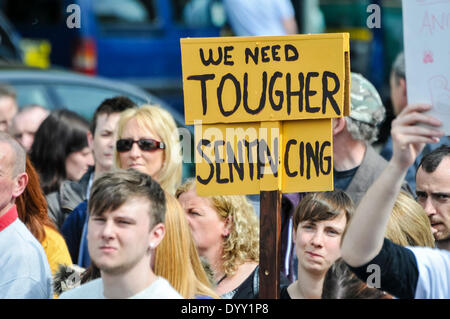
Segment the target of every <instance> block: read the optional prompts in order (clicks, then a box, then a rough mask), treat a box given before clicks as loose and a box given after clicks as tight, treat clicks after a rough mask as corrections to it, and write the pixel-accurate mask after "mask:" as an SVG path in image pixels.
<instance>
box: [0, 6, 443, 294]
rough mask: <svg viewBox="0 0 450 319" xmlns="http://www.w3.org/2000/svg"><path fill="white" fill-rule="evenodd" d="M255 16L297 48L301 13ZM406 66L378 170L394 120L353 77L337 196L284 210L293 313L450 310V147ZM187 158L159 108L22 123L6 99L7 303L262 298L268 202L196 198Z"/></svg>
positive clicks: (1, 200)
mask: <svg viewBox="0 0 450 319" xmlns="http://www.w3.org/2000/svg"><path fill="white" fill-rule="evenodd" d="M244 2H245V1H244ZM244 2H243V1H237V2H236V1H232V0H229V1H225V2H224V3H225V7H226V9H227V8H228V9H227V10H230V9H229V8H231V7H234V6H238V5H239V6H241V7H242V10H240V11H236V10H234V11H233V12H234V13H235V14H234V15H230V18H231V22H232V23H233V24H235V30H236V31H235V32H236V34H238V35H260V34H267V32H268V31H267V30H263V28H265V27H270V28H271V30H275V31H274V34H295V33H297V32H298V29H297V25H296V23H295V19H294V11H293V9H292V7H291V6H290V5H289V2H287V1H279V2H274V1H265V3H267V5H254V4H250V3H251V1H249V4H248V5H249V7H248V8H247V7H246V6H245V4H246V2H245V4H244ZM255 8H257V9H258V10H259V11H258V12H252V11H253V10H254V9H255ZM266 13H267V16H268V17H269V16H270V17H271V19H270V20H269V18H268V19H261V18H255V17H261V16H262V15H264V14H266ZM274 13H276V15H275V14H274ZM253 14H255V15H253ZM274 17H276V19H273V18H274ZM259 22H263V23H259ZM269 22H270V23H269ZM250 26H253V29H250ZM241 33H242V34H241ZM404 63H405V62H404V56H403V54H399V56H398V58H397V59H396V60H395V62H394V64H393V67H392V72H391V77H390V86H391V99H392V104H393V106H394V111H395V115H396V118H395V120H394V121H393V123H392V130H391V136H390V137H389V139H388V141H387V143H386V145H385V146H384V147H383V149H382V150H381V154H380V150H377V149H376V148H375V147H374V145H373V143H374V142H375V141H376V140H377V138H378V128H379V127H380V124H381V123H382V122H383V121H384V119H385V106H384V105H383V103H382V100H381V98H380V96H379V94H378V92H377V90H376V88H375V87H374V86H373V85H372V84H371V83H370V82H369V81H368V80H367V79H366V78H365V77H363V76H362V75H360V74H357V73H351V92H350V101H351V103H350V104H351V105H350V109H351V110H350V114H349V116H345V117H340V118H334V119H333V120H332V135H333V169H334V171H333V181H334V190H333V191H326V192H311V193H289V194H282V201H281V203H282V204H281V216H280V217H281V220H282V225H281V237H282V238H281V239H282V243H281V250H282V251H281V253H282V265H281V270H282V273H281V274H280V275H281V276H280V278H281V280H280V286H279V287H278V288H279V290H280V297H281V298H282V299H320V298H322V299H342V298H360V299H393V298H450V145H449V138H448V136H445V135H444V132H442V131H441V130H440V126H441V125H442V123H441V121H440V120H439V119H436V118H433V117H431V116H430V115H428V114H427V111H428V110H430V108H431V107H432V106H431V105H425V104H408V103H407V98H406V96H407V95H406V82H405V81H406V78H405V71H404V70H405V66H404ZM181 150H182V148H181V143H180V139H179V135H178V130H177V126H176V123H175V121H174V119H173V117H172V115H171V114H170V113H169V112H168V111H166V110H165V109H163V108H162V107H160V106H158V105H136V104H135V103H134V102H133V101H131V100H130V99H129V98H128V97H125V96H116V97H110V98H108V99H105V100H104V101H103V102H102V103H101V104H100V105H99V106H98V108H97V109H96V110H95V112H94V115H93V117H92V120H91V122H88V121H87V120H86V119H85V118H83V117H82V116H80V115H78V114H76V113H75V112H72V111H69V110H66V109H59V110H47V109H46V108H45V107H43V106H41V105H34V104H33V105H24V106H21V107H20V109H19V107H18V105H17V97H16V95H15V92H14V89H13V88H12V87H10V86H8V85H0V251H1V252H2V258H1V260H0V298H35V299H37V298H61V299H73V298H85V299H90V298H93V299H98V298H133V299H143V298H145V299H148V298H158V299H165V298H167V299H182V298H183V299H219V298H220V299H254V298H258V296H259V288H260V287H259V272H260V267H259V261H260V247H259V240H260V228H259V211H258V209H259V199H258V197H250V196H244V195H214V196H200V195H198V194H197V192H196V186H195V179H187V180H182V176H183V175H182V154H181ZM73 278H76V280H75V281H74V280H73Z"/></svg>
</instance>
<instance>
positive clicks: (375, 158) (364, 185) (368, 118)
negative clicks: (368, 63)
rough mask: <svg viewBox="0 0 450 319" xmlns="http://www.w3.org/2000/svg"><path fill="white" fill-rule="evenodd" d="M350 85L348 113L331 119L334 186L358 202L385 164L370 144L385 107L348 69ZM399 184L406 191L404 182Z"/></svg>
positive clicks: (362, 79)
mask: <svg viewBox="0 0 450 319" xmlns="http://www.w3.org/2000/svg"><path fill="white" fill-rule="evenodd" d="M350 87H351V90H350V104H351V110H350V116H347V117H344V118H335V119H333V165H334V187H335V189H342V190H344V191H346V192H347V193H348V194H349V196H350V197H351V198H352V199H353V201H354V202H355V204H358V203H359V201H360V200H361V198H362V196H363V195H364V194H365V193H366V191H367V189H369V187H370V185H372V183H373V182H374V181H375V180H376V179H377V177H378V176H379V175H380V173H381V172H382V171H383V169H384V168H385V167H386V165H387V162H386V160H384V159H383V158H382V157H381V156H380V155H379V154H378V153H377V152H376V151H375V150H374V149H373V147H372V146H371V144H372V143H373V142H375V141H376V140H377V136H378V125H379V124H380V123H381V122H382V121H383V120H384V117H385V108H384V106H383V103H382V101H381V98H380V95H379V94H378V92H377V90H376V89H375V87H374V86H373V85H372V84H371V83H370V82H369V81H368V80H367V79H366V78H364V77H363V76H362V75H361V74H357V73H351V84H350ZM403 188H404V189H405V190H408V191H409V187H408V186H407V184H405V185H404V186H403ZM409 192H410V191H409Z"/></svg>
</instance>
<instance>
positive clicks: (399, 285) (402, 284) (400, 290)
mask: <svg viewBox="0 0 450 319" xmlns="http://www.w3.org/2000/svg"><path fill="white" fill-rule="evenodd" d="M370 265H378V266H379V267H380V273H381V274H380V275H381V276H380V286H381V287H377V288H380V289H381V290H383V291H386V292H388V293H390V294H391V295H393V296H395V297H397V298H401V299H411V298H414V296H415V292H416V287H417V281H418V280H419V270H418V266H417V260H416V257H415V256H414V254H413V252H412V251H411V250H409V249H407V248H405V247H402V246H399V245H396V244H394V243H393V242H391V241H390V240H389V239H387V238H385V239H384V243H383V247H382V248H381V251H380V253H379V254H378V255H377V256H375V258H374V259H372V260H371V261H369V262H368V263H367V264H365V265H363V266H361V267H356V268H354V267H351V266H350V265H349V268H350V269H351V270H352V271H353V272H354V273H355V274H356V275H357V276H358V277H359V278H360V279H361V280H362V281H364V282H367V279H368V277H369V276H371V275H372V274H373V273H374V272H373V271H369V270H368V267H369V266H370Z"/></svg>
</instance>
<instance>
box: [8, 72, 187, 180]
mask: <svg viewBox="0 0 450 319" xmlns="http://www.w3.org/2000/svg"><path fill="white" fill-rule="evenodd" d="M0 83H7V84H9V85H11V86H13V87H14V89H15V90H16V94H17V100H18V105H19V107H22V106H24V105H27V104H39V105H42V106H44V107H46V108H48V109H50V110H54V109H58V108H66V109H69V110H71V111H74V112H76V113H78V114H80V115H81V116H83V117H85V118H86V119H87V120H91V119H92V116H93V114H94V112H95V110H96V109H97V107H98V106H99V105H100V103H101V102H102V101H103V100H104V99H106V98H111V97H114V96H119V95H123V96H127V97H129V98H130V99H131V100H132V101H134V102H135V103H136V104H137V105H141V104H148V103H150V104H159V105H160V106H161V107H163V108H165V109H166V110H168V111H169V112H170V113H171V114H172V116H173V117H174V119H175V121H176V123H177V125H178V127H179V128H183V130H182V131H180V132H181V138H182V139H189V143H186V145H188V146H191V147H190V149H189V152H190V153H187V154H189V155H190V154H193V151H192V149H193V145H194V144H193V136H194V134H193V131H194V130H193V127H192V126H186V125H184V116H183V115H182V114H181V113H180V112H179V111H178V110H176V109H174V108H173V107H172V106H171V105H169V104H168V103H166V102H165V101H163V100H161V99H159V98H157V97H156V96H154V95H152V94H151V93H148V92H146V91H144V90H142V89H140V88H137V87H135V86H133V85H130V84H127V83H124V82H120V81H113V80H109V79H105V78H101V77H93V76H86V75H82V74H79V73H75V72H70V71H66V70H62V69H46V70H43V69H40V68H32V67H25V66H22V65H11V64H5V65H3V64H1V65H0ZM183 145H185V144H183ZM186 156H187V155H184V159H185V160H184V161H183V176H184V177H192V176H195V167H194V166H195V165H194V164H193V159H192V157H191V156H189V158H188V157H186Z"/></svg>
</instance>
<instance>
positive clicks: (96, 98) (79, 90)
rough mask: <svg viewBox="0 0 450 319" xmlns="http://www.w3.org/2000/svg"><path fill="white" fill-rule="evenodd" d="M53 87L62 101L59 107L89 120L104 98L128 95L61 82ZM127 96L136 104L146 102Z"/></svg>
mask: <svg viewBox="0 0 450 319" xmlns="http://www.w3.org/2000/svg"><path fill="white" fill-rule="evenodd" d="M52 88H53V90H54V92H55V93H56V95H57V97H58V99H59V100H60V103H61V105H58V107H65V108H67V109H69V110H71V111H74V112H76V113H78V114H80V115H81V116H84V117H85V118H86V119H88V120H90V119H91V118H92V115H93V114H94V112H95V110H96V109H97V107H98V106H99V105H100V103H102V102H103V100H105V99H107V98H112V97H115V96H119V95H127V94H124V93H123V92H118V91H114V90H109V89H104V88H99V87H89V86H75V85H67V84H61V85H53V86H52ZM127 96H128V97H129V98H130V99H131V100H133V102H135V103H136V104H143V103H144V102H145V101H143V100H141V99H139V98H136V97H135V96H129V95H127Z"/></svg>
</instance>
